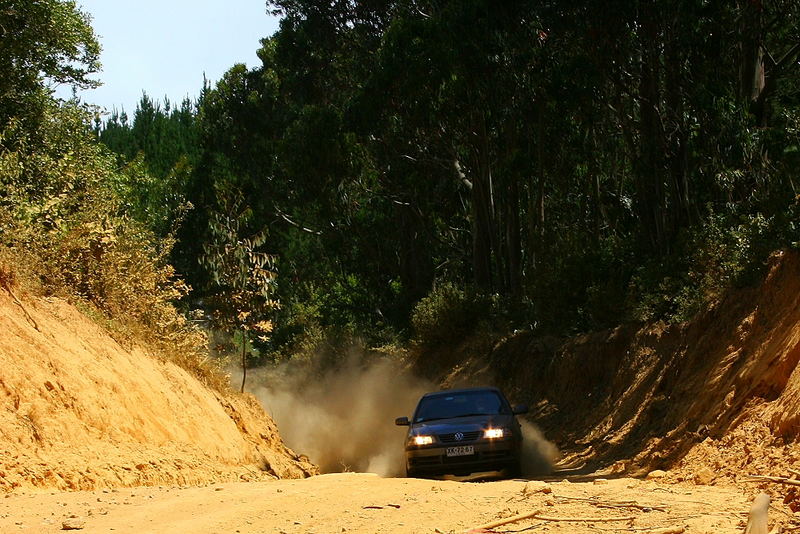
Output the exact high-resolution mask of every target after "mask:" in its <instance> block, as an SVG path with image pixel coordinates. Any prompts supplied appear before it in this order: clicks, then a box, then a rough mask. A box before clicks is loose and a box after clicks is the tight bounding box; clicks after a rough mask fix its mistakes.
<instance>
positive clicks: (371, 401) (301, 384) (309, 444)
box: [232, 351, 559, 477]
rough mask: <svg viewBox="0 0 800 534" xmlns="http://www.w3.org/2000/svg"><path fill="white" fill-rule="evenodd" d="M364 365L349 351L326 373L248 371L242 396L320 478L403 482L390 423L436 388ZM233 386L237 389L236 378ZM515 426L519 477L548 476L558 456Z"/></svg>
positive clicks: (387, 368) (398, 369)
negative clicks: (348, 474) (346, 474)
mask: <svg viewBox="0 0 800 534" xmlns="http://www.w3.org/2000/svg"><path fill="white" fill-rule="evenodd" d="M364 360H365V359H364V357H363V356H361V355H360V354H359V352H358V351H355V352H354V353H353V354H352V355H351V356H350V357H348V358H347V359H346V360H345V362H344V363H342V364H340V365H339V366H337V367H335V368H332V369H328V370H327V371H323V370H321V369H319V368H316V367H313V366H309V365H307V364H302V363H299V364H298V363H292V362H290V363H287V364H283V365H280V366H276V367H270V368H262V369H257V370H251V371H248V387H247V389H248V391H250V392H251V393H253V394H254V395H255V396H256V397H257V398H258V399H259V401H260V402H261V404H262V406H263V407H264V409H265V410H266V411H267V413H269V414H270V415H271V416H272V418H273V419H274V420H275V422H276V423H277V424H278V430H279V431H280V433H281V436H282V437H283V440H284V442H285V443H286V444H287V445H288V446H289V447H291V448H292V449H294V450H295V451H297V452H299V453H302V454H305V455H307V456H308V457H309V458H310V459H311V461H312V462H314V463H316V464H317V465H319V467H320V470H321V471H322V472H323V473H335V472H342V471H356V472H369V473H377V474H379V475H381V476H386V477H389V476H402V475H404V474H405V466H404V454H403V445H404V441H405V440H404V437H405V433H406V432H407V427H398V426H395V424H394V419H395V418H396V417H401V416H408V417H410V416H411V415H412V412H413V411H414V408H415V406H416V403H417V401H418V400H419V398H420V397H421V396H422V395H423V394H425V393H427V392H429V391H436V390H438V389H439V388H438V387H437V386H436V385H434V384H433V383H431V382H429V381H427V380H424V379H421V378H418V377H415V376H414V375H413V374H412V373H411V372H410V371H408V370H407V369H406V368H404V367H403V366H402V365H401V363H399V362H398V361H397V360H395V359H391V358H378V359H373V360H371V361H367V362H365V361H364ZM234 374H236V373H235V372H234ZM232 380H233V383H235V384H238V383H240V382H239V381H240V380H241V375H240V374H239V376H238V377H236V376H233V377H232ZM469 385H470V384H464V387H466V386H469ZM472 385H476V384H472ZM481 385H483V384H481ZM512 402H513V399H512ZM520 424H521V426H522V433H523V450H522V462H521V464H522V465H521V467H522V474H523V475H524V476H527V477H533V476H537V475H544V474H548V473H550V472H551V471H552V467H553V464H554V463H555V462H556V460H557V459H558V455H559V452H558V449H557V448H556V446H555V445H554V444H553V443H551V442H549V441H548V440H547V439H545V437H544V435H543V434H542V432H541V431H540V430H539V429H538V428H537V427H536V426H535V425H534V424H532V423H530V422H528V421H525V420H524V419H523V418H520Z"/></svg>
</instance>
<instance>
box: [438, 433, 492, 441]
mask: <svg viewBox="0 0 800 534" xmlns="http://www.w3.org/2000/svg"><path fill="white" fill-rule="evenodd" d="M458 433H459V432H454V433H452V434H439V435H438V436H437V437H438V438H439V441H440V442H442V443H464V442H467V441H475V440H476V439H478V438H479V437H480V436H481V434H482V432H481V431H480V430H478V431H475V432H460V434H462V435H463V437H462V438H461V439H456V434H458Z"/></svg>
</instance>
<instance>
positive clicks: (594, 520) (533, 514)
mask: <svg viewBox="0 0 800 534" xmlns="http://www.w3.org/2000/svg"><path fill="white" fill-rule="evenodd" d="M523 519H538V520H539V521H554V522H555V521H561V522H572V523H609V522H611V521H633V520H634V519H636V517H635V516H632V515H631V516H625V517H553V516H548V515H541V512H540V511H538V510H537V511H535V512H530V513H528V514H519V515H515V516H511V517H507V518H505V519H499V520H497V521H492V522H491V523H486V524H484V525H480V526H477V527H473V528H470V529H467V530H466V531H465V532H466V533H469V532H482V531H484V530H489V529H492V528H494V527H499V526H501V525H507V524H508V523H516V522H517V521H522V520H523Z"/></svg>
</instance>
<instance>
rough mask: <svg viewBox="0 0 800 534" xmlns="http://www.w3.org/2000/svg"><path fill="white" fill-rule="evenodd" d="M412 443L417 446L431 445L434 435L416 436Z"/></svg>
mask: <svg viewBox="0 0 800 534" xmlns="http://www.w3.org/2000/svg"><path fill="white" fill-rule="evenodd" d="M411 443H413V444H414V445H417V446H421V445H431V444H432V443H433V436H414V437H413V438H411Z"/></svg>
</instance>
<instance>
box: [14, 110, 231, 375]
mask: <svg viewBox="0 0 800 534" xmlns="http://www.w3.org/2000/svg"><path fill="white" fill-rule="evenodd" d="M88 118H89V117H88V116H87V115H86V113H85V112H84V111H83V110H81V109H80V108H78V107H76V106H74V105H72V104H68V105H65V106H59V105H57V104H56V103H54V102H51V103H50V105H49V107H48V109H47V120H46V121H45V122H44V124H45V125H47V127H46V128H44V129H40V130H38V131H37V132H35V135H33V134H28V133H27V132H25V131H23V130H22V129H21V128H19V127H16V125H17V124H18V123H13V122H12V126H11V127H9V128H7V129H6V130H5V131H4V132H3V133H2V135H0V139H2V148H0V247H2V250H3V255H4V256H7V257H11V258H14V260H15V263H16V264H17V265H19V266H20V267H18V271H20V272H22V273H24V274H25V275H26V276H28V277H29V278H31V279H32V280H36V281H37V283H38V284H39V285H41V287H42V290H43V291H45V292H47V293H50V294H57V295H60V296H64V297H66V298H69V299H71V300H73V301H74V302H76V303H78V304H80V305H82V306H83V307H84V309H86V310H87V311H88V312H89V313H90V315H93V316H94V317H95V318H97V319H98V320H99V321H102V322H103V323H105V324H107V325H108V326H109V327H110V328H111V329H112V330H113V331H115V332H116V333H117V334H118V336H119V337H120V340H121V341H125V340H129V341H133V342H134V343H136V342H139V343H146V345H147V347H148V348H150V349H152V350H153V351H155V352H156V353H160V354H164V355H166V356H168V357H170V358H172V359H173V360H174V361H176V362H177V363H179V364H181V365H183V366H184V367H186V368H187V369H188V370H190V371H191V372H193V373H194V374H196V375H197V376H198V377H199V378H201V379H202V380H204V381H206V382H207V383H209V384H212V385H215V386H217V387H223V381H222V380H221V379H220V378H219V377H220V375H219V373H218V369H217V368H216V367H215V366H214V365H213V364H211V363H209V362H207V361H206V355H205V335H204V334H203V333H202V332H200V331H199V330H197V329H196V328H195V327H194V326H192V324H191V323H190V322H189V321H187V320H186V319H185V318H184V317H183V316H182V315H181V314H179V313H178V312H177V310H176V309H175V307H174V305H173V302H174V301H176V300H177V299H179V298H181V297H183V296H185V295H186V294H187V293H188V290H189V288H188V286H186V284H185V283H184V282H182V281H181V280H180V279H178V278H176V276H175V273H174V270H173V269H172V267H171V266H170V265H169V264H168V263H167V261H166V260H167V257H168V255H169V253H170V249H171V247H172V244H173V240H172V239H171V238H169V237H167V238H159V237H157V236H155V235H154V234H153V233H152V232H151V231H150V230H149V229H148V228H147V227H146V226H145V225H143V224H141V223H139V222H138V221H136V220H135V219H133V218H131V217H130V215H129V214H128V213H127V211H126V206H125V203H124V202H123V199H122V198H121V197H120V195H119V193H118V190H119V187H120V185H119V184H125V183H129V182H130V181H131V180H133V179H135V178H133V177H131V176H129V175H127V174H126V170H125V169H123V170H119V169H118V168H117V165H116V162H115V160H114V158H113V156H111V155H110V154H109V153H108V152H107V151H106V150H105V149H104V148H103V147H102V146H101V145H99V144H98V143H97V142H96V141H95V139H94V136H93V135H92V133H91V131H90V129H89V127H88V122H89V121H88ZM6 143H8V145H7V144H6ZM8 147H14V148H8ZM21 266H25V267H24V268H23V267H21Z"/></svg>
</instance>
